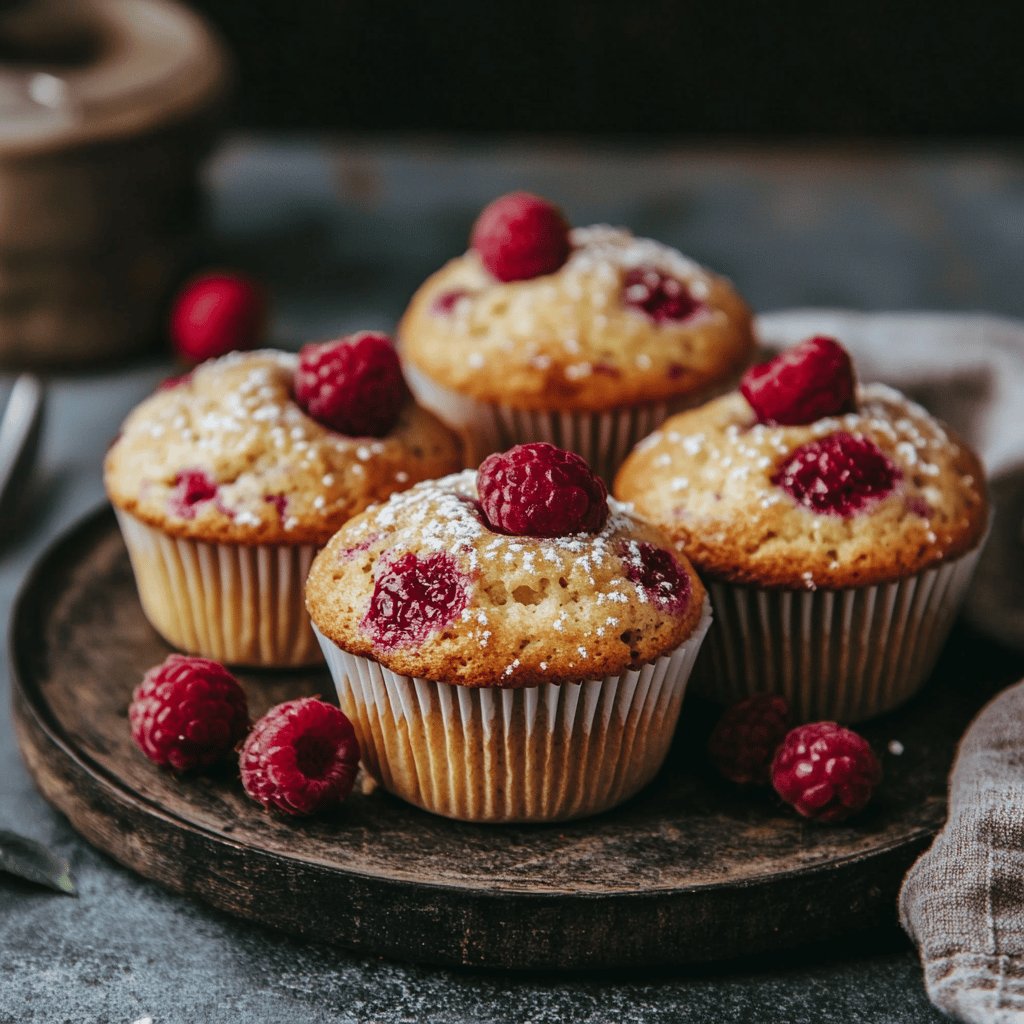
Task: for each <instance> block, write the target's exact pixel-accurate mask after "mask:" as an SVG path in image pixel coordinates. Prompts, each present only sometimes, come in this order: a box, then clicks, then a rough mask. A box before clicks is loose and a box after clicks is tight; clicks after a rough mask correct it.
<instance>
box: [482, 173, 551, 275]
mask: <svg viewBox="0 0 1024 1024" xmlns="http://www.w3.org/2000/svg"><path fill="white" fill-rule="evenodd" d="M470 245H472V247H473V248H474V249H476V251H477V252H478V253H479V254H480V260H481V262H482V263H483V265H484V266H485V267H486V268H487V269H488V270H489V271H490V272H491V273H492V274H493V275H494V276H495V277H496V278H497V279H498V280H499V281H525V280H527V279H528V278H531V277H540V276H541V275H542V274H553V273H554V272H555V271H556V270H558V268H559V267H560V266H562V264H563V263H565V261H566V260H567V259H568V258H569V249H570V245H569V224H568V222H567V221H566V219H565V217H564V216H563V215H562V211H561V210H559V209H558V207H557V206H555V205H554V204H553V203H549V202H548V201H547V200H546V199H542V198H541V197H540V196H535V195H533V194H531V193H530V192H510V193H509V194H508V195H505V196H501V198H500V199H495V200H494V202H492V203H491V204H490V205H488V206H486V207H485V208H484V210H483V212H482V213H481V214H480V216H479V217H478V218H477V221H476V223H475V224H474V225H473V233H472V236H471V238H470Z"/></svg>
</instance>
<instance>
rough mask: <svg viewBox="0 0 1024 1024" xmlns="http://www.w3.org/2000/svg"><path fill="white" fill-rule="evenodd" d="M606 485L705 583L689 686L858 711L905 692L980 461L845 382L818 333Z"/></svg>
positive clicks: (920, 671) (807, 715)
mask: <svg viewBox="0 0 1024 1024" xmlns="http://www.w3.org/2000/svg"><path fill="white" fill-rule="evenodd" d="M615 493H616V495H617V496H618V497H619V498H620V499H621V500H623V501H627V502H630V503H632V504H633V505H634V506H635V508H636V510H637V512H638V513H639V514H640V515H642V516H644V517H645V518H647V519H650V520H651V521H652V522H654V523H656V524H658V525H659V526H661V527H662V528H663V529H664V530H666V532H668V533H669V534H670V535H671V536H672V538H673V540H674V541H675V542H676V543H677V545H678V546H679V547H680V548H681V549H682V550H685V552H686V554H687V555H688V556H689V557H690V559H691V560H692V561H693V563H694V565H695V566H696V567H697V569H698V571H700V572H701V574H702V575H703V577H704V578H705V580H706V581H707V582H708V585H709V590H710V592H711V600H712V604H713V605H714V608H715V612H716V616H717V619H718V625H717V628H716V630H715V636H714V637H713V638H712V640H711V641H710V643H709V645H708V654H707V655H706V657H705V659H703V660H702V664H701V665H700V666H698V670H697V674H698V680H699V684H698V685H699V686H700V688H701V689H702V690H703V691H704V692H705V693H709V694H711V695H713V696H715V697H717V698H718V699H719V700H721V701H722V702H731V701H733V700H737V699H739V698H741V697H743V696H746V695H748V694H750V693H755V692H758V691H770V692H778V693H782V694H783V695H784V696H785V697H786V698H787V699H788V700H789V702H790V705H791V706H792V708H793V711H794V716H795V717H796V718H798V719H804V720H807V719H814V718H830V719H838V720H840V721H848V722H849V721H858V720H861V719H864V718H868V717H871V716H873V715H877V714H880V713H882V712H883V711H886V710H888V709H890V708H892V707H895V706H897V705H898V704H901V703H902V702H904V701H905V700H907V699H908V698H909V697H910V696H911V695H912V694H913V693H914V692H916V690H917V689H918V688H919V687H920V685H921V684H922V683H923V682H924V680H925V679H926V678H927V676H928V674H929V672H930V671H931V669H932V667H933V665H934V662H935V660H936V658H937V656H938V653H939V650H940V649H941V646H942V644H943V642H944V640H945V638H946V636H947V634H948V631H949V628H950V626H951V624H952V620H953V618H954V616H955V614H956V611H957V609H958V607H959V604H960V601H961V599H962V597H963V596H964V592H965V587H966V585H967V583H968V581H969V578H970V573H971V570H972V568H973V565H974V561H975V559H976V556H977V553H978V550H979V546H980V544H981V541H982V539H983V536H984V533H985V530H986V526H987V519H988V502H987V497H986V489H985V480H984V472H983V469H982V467H981V464H980V463H979V461H978V458H977V456H976V455H975V454H974V453H973V452H972V451H971V450H970V449H969V448H968V447H967V446H966V445H965V444H964V442H963V441H961V440H960V439H959V438H958V437H957V436H956V435H955V434H954V433H953V432H952V431H951V430H949V428H947V427H945V426H943V425H942V424H941V423H939V422H938V421H937V420H935V419H934V418H933V417H932V416H930V415H929V414H928V413H927V412H926V411H925V410H924V409H922V408H921V407H920V406H919V405H916V404H914V403H913V402H911V401H909V400H908V399H906V398H905V397H903V396H902V395H901V394H899V393H898V392H896V391H894V390H893V389H891V388H889V387H886V386H884V385H881V384H869V385H866V386H857V385H856V383H855V381H854V377H853V370H852V366H851V365H850V361H849V358H848V356H847V355H846V353H845V352H844V351H843V350H842V348H841V346H839V344H838V343H837V342H835V341H834V340H833V339H826V338H814V339H809V340H808V341H807V342H804V343H803V344H802V345H800V346H797V347H796V348H794V349H793V350H791V351H789V352H786V353H783V355H782V356H780V357H778V358H777V359H776V360H773V361H772V363H770V364H767V366H766V367H756V368H754V369H753V370H751V371H750V372H749V373H748V374H747V375H746V376H745V377H744V380H743V384H742V388H741V391H737V392H734V393H732V394H729V395H725V396H723V397H721V398H718V399H716V400H715V401H712V402H710V403H708V404H707V405H705V406H703V407H701V408H699V409H693V410H690V411H688V412H685V413H682V414H680V415H678V416H676V417H673V418H672V419H670V420H668V421H667V422H666V423H665V424H663V426H662V428H661V429H660V430H658V431H657V432H655V433H654V434H653V435H652V436H651V437H649V438H648V439H647V440H645V441H644V442H642V443H641V444H640V445H639V446H638V447H637V448H636V450H635V451H634V452H633V454H632V455H631V456H630V457H629V458H628V459H627V460H626V463H625V464H624V465H623V467H622V469H621V471H620V473H619V475H618V478H617V480H616V483H615Z"/></svg>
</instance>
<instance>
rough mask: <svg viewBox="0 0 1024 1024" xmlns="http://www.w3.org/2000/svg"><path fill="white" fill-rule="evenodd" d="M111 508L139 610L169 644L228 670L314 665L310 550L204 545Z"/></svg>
mask: <svg viewBox="0 0 1024 1024" xmlns="http://www.w3.org/2000/svg"><path fill="white" fill-rule="evenodd" d="M115 511H116V512H117V520H118V523H119V524H120V527H121V533H122V535H123V536H124V540H125V544H126V546H127V548H128V555H129V557H130V558H131V563H132V570H133V572H134V573H135V583H136V586H137V587H138V590H139V599H140V601H141V602H142V610H143V611H144V612H145V613H146V618H147V619H149V621H150V623H151V624H152V626H153V628H154V629H155V630H156V631H157V632H158V633H159V634H160V635H161V636H162V637H163V638H164V639H165V640H166V641H167V642H168V643H169V644H171V645H172V646H174V647H177V648H179V649H180V650H183V651H186V652H187V653H189V654H200V655H202V656H203V657H206V658H213V659H215V660H217V661H223V662H227V663H228V664H234V665H249V666H259V667H265V668H289V667H298V666H301V665H311V664H315V663H316V662H319V661H320V660H321V659H320V652H319V650H318V647H317V643H316V638H315V637H314V636H313V630H312V628H311V627H310V624H309V616H308V615H307V614H306V606H305V600H304V596H303V589H304V587H305V583H306V577H307V576H308V575H309V567H310V565H311V564H312V561H313V557H314V556H315V555H316V553H317V551H318V550H319V548H318V547H317V546H316V545H312V544H297V545H285V544H264V545H252V546H247V545H244V544H217V543H206V542H201V541H195V540H189V539H186V538H182V537H172V536H169V535H168V534H166V533H164V532H163V531H161V530H159V529H157V528H156V527H153V526H149V525H148V524H146V523H143V522H141V521H140V520H139V519H136V518H135V517H134V516H132V515H129V514H128V513H126V512H123V511H121V510H120V509H117V510H115Z"/></svg>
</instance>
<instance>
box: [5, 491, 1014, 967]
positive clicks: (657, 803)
mask: <svg viewBox="0 0 1024 1024" xmlns="http://www.w3.org/2000/svg"><path fill="white" fill-rule="evenodd" d="M167 653H168V648H167V646H166V645H165V644H164V643H163V641H162V640H160V638H159V637H158V636H157V635H156V634H155V633H154V632H153V630H152V629H151V628H150V626H149V625H148V624H147V622H146V620H145V618H144V617H143V615H142V611H141V609H140V607H139V603H138V600H137V597H136V592H135V587H134V584H133V581H132V576H131V570H130V567H129V564H128V558H127V555H126V553H125V549H124V546H123V544H122V542H121V538H120V535H119V534H118V532H117V529H116V526H115V523H114V519H113V516H112V515H111V514H110V512H109V510H107V509H103V510H100V511H98V512H97V513H94V514H93V515H91V516H89V517H88V518H87V519H85V520H84V521H83V522H82V523H80V524H79V525H78V526H77V527H75V528H74V529H73V530H71V531H70V532H69V533H68V534H67V535H66V536H64V537H63V538H62V539H61V540H60V541H58V542H57V543H56V544H55V545H54V546H53V548H51V550H50V551H49V552H48V553H47V554H46V555H45V556H44V558H43V559H42V560H41V562H40V563H39V564H38V566H37V567H36V569H35V571H34V572H33V573H32V575H31V576H30V578H29V580H28V582H27V584H26V586H25V588H24V590H23V592H22V594H21V596H20V598H19V600H18V603H17V606H16V608H15V613H14V618H13V623H12V664H13V667H14V679H15V684H14V711H15V721H16V724H17V731H18V737H19V741H20V744H21V748H22V751H23V753H24V756H25V759H26V761H27V763H28V766H29V769H30V771H31V772H32V774H33V776H34V778H35V780H36V782H37V784H38V785H39V788H40V789H41V790H42V792H43V794H44V795H45V797H46V798H47V799H48V800H49V801H50V802H51V803H52V804H53V805H54V806H56V807H57V808H59V809H60V810H61V811H63V812H64V813H65V814H66V815H67V816H68V818H69V819H70V820H71V823H72V824H73V825H74V827H75V828H76V829H77V830H78V831H79V832H81V834H82V835H83V836H85V838H86V839H88V840H89V842H91V843H93V844H94V845H95V846H97V847H99V848H100V849H102V850H104V851H106V852H107V853H109V854H110V855H111V856H112V857H114V858H115V859H116V860H118V861H120V862H121V863H122V864H125V865H126V866H128V867H129V868H132V869H133V870H135V871H137V872H139V873H140V874H142V875H144V876H146V877H147V878H151V879H154V880H155V881H157V882H159V883H161V884H162V885H165V886H167V887H169V888H171V889H173V890H175V891H177V892H182V893H187V894H189V895H194V896H197V897H199V898H201V899H203V900H206V901H207V902H209V903H211V904H213V905H214V906H216V907H219V908H221V909H223V910H226V911H229V912H230V913H233V914H238V915H240V916H242V917H246V918H249V919H252V920H256V921H260V922H263V923H265V924H269V925H273V926H275V927H280V928H284V929H287V930H289V931H291V932H297V933H307V934H309V935H312V936H316V937H317V938H318V939H320V940H328V941H332V942H335V943H338V944H339V945H342V946H346V947H350V948H352V949H357V950H362V951H366V952H372V953H379V954H384V955H387V956H392V957H398V958H403V959H412V960H419V961H430V962H435V963H458V964H474V965H488V966H494V967H506V968H578V967H611V966H628V965H647V966H650V965H656V964H675V963H682V962H687V961H696V960H709V959H716V958H722V957H729V956H735V955H739V954H744V953H750V952H755V951H760V950H764V949H767V948H778V947H779V946H782V945H789V944H796V943H803V942H807V941H812V940H816V939H819V938H824V937H826V936H830V935H833V934H837V933H841V932H846V931H849V930H852V929H856V928H859V927H865V926H873V925H876V924H878V923H880V922H884V921H891V920H893V916H894V896H895V893H896V890H897V886H898V884H899V880H900V878H901V876H902V874H903V872H904V871H905V869H906V868H907V867H908V865H909V864H910V862H911V861H912V859H913V858H914V857H915V856H916V854H917V853H918V852H919V851H920V850H921V849H922V848H923V847H924V846H925V845H926V843H927V841H928V839H929V837H930V836H931V835H932V834H933V832H934V831H935V829H936V828H937V827H938V825H939V824H940V823H941V821H942V818H943V814H944V804H945V777H946V772H947V770H948V767H949V764H950V760H951V757H952V753H953V749H954V746H955V743H956V740H957V737H958V736H959V735H960V733H961V732H962V731H963V728H964V726H965V724H966V723H967V721H968V719H969V718H970V716H971V714H972V712H973V711H974V710H975V709H976V708H977V707H979V706H980V704H981V703H982V702H983V700H984V699H985V698H986V697H987V696H988V695H989V694H990V693H991V692H992V691H993V690H994V688H995V685H996V684H997V683H999V682H1005V681H1008V679H1009V676H1010V675H1011V674H1012V671H1013V669H1014V668H1015V667H1016V666H1011V664H1010V663H1009V662H1008V661H1007V659H1006V657H1002V658H1000V656H999V654H998V651H996V652H995V653H993V649H992V648H991V647H990V646H988V645H986V644H985V643H984V642H982V641H980V640H979V639H977V638H976V637H974V636H973V635H966V634H964V633H963V632H961V633H960V634H958V635H957V637H955V638H954V641H953V642H952V643H951V644H950V645H949V647H948V648H947V651H946V654H945V656H944V658H943V662H942V665H941V666H940V668H939V671H938V672H937V673H936V678H935V679H934V680H933V681H932V683H931V685H930V686H929V688H928V690H927V691H926V692H925V694H924V695H923V696H922V697H921V698H919V699H918V700H916V701H915V702H914V703H913V704H911V705H910V706H908V707H907V708H906V709H904V710H903V711H901V712H899V713H897V714H895V715H892V716H890V717H888V718H886V719H884V720H881V721H879V722H877V723H874V724H873V725H871V726H869V727H867V728H866V730H865V731H866V732H867V734H868V735H869V737H870V738H871V740H872V741H873V742H874V745H875V748H876V749H877V750H878V751H879V752H880V753H881V755H882V757H883V761H884V766H885V771H886V780H885V783H884V785H883V787H882V788H881V790H880V792H879V795H878V798H877V799H876V801H875V802H874V804H873V805H872V806H871V808H870V809H869V810H868V812H867V813H865V814H864V815H863V816H862V817H861V818H859V819H858V820H857V821H856V822H855V823H854V824H850V825H846V826H841V827H832V828H822V827H816V826H814V825H813V824H810V823H806V822H803V821H801V820H799V819H798V818H797V817H796V816H795V815H793V814H791V813H790V812H788V811H787V810H785V809H784V808H782V807H781V806H779V804H778V803H777V802H775V801H774V800H773V799H771V798H770V797H769V796H768V795H766V794H764V793H744V792H739V791H737V790H734V789H733V788H731V787H729V786H727V785H726V784H724V783H720V782H718V781H717V780H715V779H714V778H712V777H711V775H710V774H709V773H708V772H707V770H706V768H704V767H703V765H702V760H701V757H700V751H701V748H702V746H703V737H704V734H705V730H706V724H707V720H708V710H707V709H706V708H702V707H701V706H699V705H693V704H692V703H688V705H687V707H686V708H685V709H684V712H683V716H684V724H683V728H682V731H681V733H680V736H679V739H678V741H677V743H676V745H675V748H674V749H673V752H672V754H671V755H670V759H669V763H668V764H667V765H666V768H665V770H664V771H663V772H662V774H661V776H660V777H659V778H658V779H657V780H656V781H655V782H654V784H653V785H651V786H650V787H649V788H648V789H647V790H645V791H644V792H643V793H642V794H641V795H640V796H639V797H637V798H635V799H633V800H632V801H630V802H629V803H628V804H626V805H625V806H623V807H621V808H619V809H617V810H615V811H613V812H610V813H607V814H603V815H600V816H599V817H596V818H591V819H589V820H585V821H580V822H573V823H570V824H558V825H551V826H475V825H469V824H462V823H458V822H452V821H447V820H445V819H443V818H438V817H434V816H432V815H429V814H426V813H424V812H422V811H419V810H417V809H415V808H413V807H410V806H407V805H406V804H404V803H401V802H400V801H398V800H397V799H395V798H393V797H391V796H389V795H388V794H387V793H385V792H383V791H382V790H380V789H377V790H375V791H369V787H363V790H365V791H357V793H356V794H355V795H353V797H352V798H351V799H350V800H349V802H348V803H347V805H346V806H345V807H344V808H343V809H342V810H341V811H340V812H338V813H337V814H336V815H335V816H333V817H331V818H329V819H325V820H318V821H309V822H299V823H295V822H289V821H282V820H280V819H278V818H276V817H271V816H269V815H267V814H264V813H263V812H261V811H260V810H259V809H258V808H257V807H256V805H255V804H253V803H251V802H250V801H249V800H248V799H247V798H246V797H245V795H244V794H243V793H242V790H241V787H240V785H239V782H238V780H237V777H236V774H235V773H234V772H233V771H231V770H230V769H225V770H224V771H223V772H222V773H220V774H218V775H214V776H199V777H189V778H184V779H178V778H175V777H174V776H172V775H170V774H168V773H165V772H162V771H159V770H158V769H156V768H155V767H153V766H152V765H151V764H149V763H148V762H147V761H146V760H145V759H144V758H143V757H142V756H141V755H140V754H139V753H138V752H137V751H136V750H135V749H134V747H133V746H132V743H131V740H130V738H129V734H128V723H127V713H126V708H127V704H128V700H129V696H130V693H131V690H132V687H133V686H134V685H135V684H136V682H137V681H138V680H139V678H140V676H141V675H142V673H143V671H144V670H145V669H146V668H148V667H149V666H150V665H153V664H155V663H157V662H159V661H161V660H162V659H163V658H164V657H165V656H166V655H167ZM967 666H970V674H969V675H968V674H967ZM979 674H981V675H983V676H985V677H986V678H987V681H986V683H985V684H984V685H982V684H981V683H980V682H979ZM241 676H242V678H243V680H244V683H245V687H246V690H247V692H248V694H249V697H250V703H251V706H252V711H253V713H254V715H259V714H261V713H262V712H263V711H264V710H266V708H267V707H269V706H270V705H271V704H274V703H276V702H278V701H281V700H284V699H286V698H289V697H294V696H297V695H301V694H315V693H319V694H329V693H331V684H330V680H329V678H328V677H327V675H326V673H325V672H323V671H313V672H306V673H271V672H265V673H256V672H243V673H241ZM968 682H969V685H968Z"/></svg>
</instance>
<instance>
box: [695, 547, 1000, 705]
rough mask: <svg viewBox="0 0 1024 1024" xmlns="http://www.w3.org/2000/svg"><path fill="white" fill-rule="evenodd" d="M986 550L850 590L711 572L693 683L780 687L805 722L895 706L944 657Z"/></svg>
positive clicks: (715, 694)
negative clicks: (721, 577) (772, 586)
mask: <svg viewBox="0 0 1024 1024" xmlns="http://www.w3.org/2000/svg"><path fill="white" fill-rule="evenodd" d="M980 551H981V545H979V546H978V547H977V548H976V549H974V550H973V551H971V552H969V553H968V554H966V555H963V556H961V557H960V558H958V559H955V560H953V561H950V562H945V563H943V564H941V565H939V566H936V567H934V568H931V569H927V570H925V571H924V572H921V573H918V574H916V575H914V576H910V577H908V578H907V579H903V580H897V581H896V582H893V583H882V584H878V585H876V586H868V587H858V588H850V589H847V590H816V591H806V590H802V591H796V590H763V589H757V588H755V587H741V586H733V585H731V584H728V583H721V582H716V581H714V580H711V581H707V586H708V593H709V594H710V596H711V604H712V607H713V608H714V610H715V629H714V631H713V633H712V636H711V637H710V639H709V640H708V643H707V645H706V646H705V648H704V654H703V656H702V657H701V658H700V659H699V661H698V663H697V667H696V669H695V671H694V680H693V686H694V692H695V693H699V694H700V695H701V696H703V697H708V698H710V699H712V700H715V701H717V702H719V703H721V704H731V703H733V702H734V701H737V700H740V699H742V698H743V697H749V696H750V695H751V694H755V693H766V692H768V693H780V694H782V695H783V696H784V697H785V698H786V699H787V700H788V701H789V704H790V708H791V709H792V713H793V717H794V719H796V720H799V721H804V722H809V721H817V720H836V721H839V722H842V723H854V722H861V721H864V720H865V719H868V718H874V717H875V716H876V715H881V714H884V713H885V712H886V711H891V710H892V709H894V708H896V707H898V706H899V705H901V704H903V703H905V702H906V701H908V700H909V699H910V698H911V697H913V696H914V694H915V693H917V691H918V690H919V689H920V688H921V687H922V686H923V685H924V683H925V681H926V680H927V679H928V676H929V675H930V674H931V672H932V669H933V668H934V667H935V663H936V661H937V660H938V657H939V653H940V652H941V650H942V646H943V644H944V643H945V642H946V638H947V637H948V635H949V631H950V629H951V628H952V626H953V620H954V619H955V618H956V615H957V612H958V611H959V609H960V606H961V604H962V603H963V600H964V598H965V596H966V594H967V588H968V585H969V584H970V580H971V573H972V572H973V570H974V566H975V563H976V562H977V560H978V555H979V553H980Z"/></svg>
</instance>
